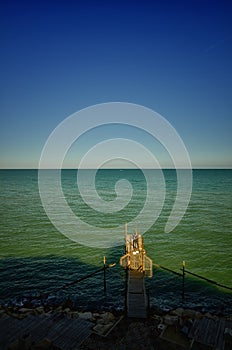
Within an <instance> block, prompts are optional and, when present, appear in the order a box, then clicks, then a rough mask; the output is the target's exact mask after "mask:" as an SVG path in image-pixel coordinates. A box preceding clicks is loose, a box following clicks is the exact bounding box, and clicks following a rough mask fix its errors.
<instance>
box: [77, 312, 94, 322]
mask: <svg viewBox="0 0 232 350" xmlns="http://www.w3.org/2000/svg"><path fill="white" fill-rule="evenodd" d="M79 317H80V318H83V319H85V320H92V319H93V314H92V312H90V311H86V312H79Z"/></svg>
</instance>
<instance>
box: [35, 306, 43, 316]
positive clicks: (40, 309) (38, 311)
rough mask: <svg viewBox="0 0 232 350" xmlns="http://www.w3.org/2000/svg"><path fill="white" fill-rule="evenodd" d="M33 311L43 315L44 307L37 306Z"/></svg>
mask: <svg viewBox="0 0 232 350" xmlns="http://www.w3.org/2000/svg"><path fill="white" fill-rule="evenodd" d="M35 310H36V312H37V313H39V314H43V313H44V307H43V306H38V307H37V308H36V309H35Z"/></svg>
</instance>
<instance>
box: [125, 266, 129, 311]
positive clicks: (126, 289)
mask: <svg viewBox="0 0 232 350" xmlns="http://www.w3.org/2000/svg"><path fill="white" fill-rule="evenodd" d="M128 271H129V268H128V266H127V267H126V284H125V316H126V317H127V313H128V304H127V292H128V274H129V272H128Z"/></svg>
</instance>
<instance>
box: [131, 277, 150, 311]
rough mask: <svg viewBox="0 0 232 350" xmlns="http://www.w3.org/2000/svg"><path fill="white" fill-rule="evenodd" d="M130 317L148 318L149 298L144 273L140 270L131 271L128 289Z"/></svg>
mask: <svg viewBox="0 0 232 350" xmlns="http://www.w3.org/2000/svg"><path fill="white" fill-rule="evenodd" d="M127 306H128V317H133V318H146V317H147V300H146V290H145V286H144V275H143V273H141V272H138V271H129V279H128V290H127Z"/></svg>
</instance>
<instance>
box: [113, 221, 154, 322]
mask: <svg viewBox="0 0 232 350" xmlns="http://www.w3.org/2000/svg"><path fill="white" fill-rule="evenodd" d="M120 265H121V266H123V267H124V268H125V269H126V295H125V308H126V313H127V316H128V317H134V318H146V317H147V310H148V298H147V293H146V288H145V283H144V277H145V276H147V277H152V260H151V259H150V258H149V257H148V256H147V255H146V251H145V249H144V243H143V237H142V236H141V235H140V234H139V233H138V232H137V230H136V231H135V233H134V234H132V235H129V234H127V225H125V254H124V255H123V256H122V257H121V259H120Z"/></svg>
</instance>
